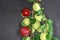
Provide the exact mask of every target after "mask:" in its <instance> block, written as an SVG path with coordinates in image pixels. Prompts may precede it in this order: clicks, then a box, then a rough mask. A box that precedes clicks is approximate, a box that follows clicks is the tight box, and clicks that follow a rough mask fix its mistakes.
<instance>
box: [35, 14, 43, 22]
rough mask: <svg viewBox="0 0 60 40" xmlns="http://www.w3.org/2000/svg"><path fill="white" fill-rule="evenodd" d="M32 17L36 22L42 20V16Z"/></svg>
mask: <svg viewBox="0 0 60 40" xmlns="http://www.w3.org/2000/svg"><path fill="white" fill-rule="evenodd" d="M34 17H35V19H36V20H37V21H41V19H42V15H38V14H35V16H34Z"/></svg>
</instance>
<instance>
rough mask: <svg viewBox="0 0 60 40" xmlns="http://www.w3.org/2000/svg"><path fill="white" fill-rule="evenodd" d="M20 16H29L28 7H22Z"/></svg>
mask: <svg viewBox="0 0 60 40" xmlns="http://www.w3.org/2000/svg"><path fill="white" fill-rule="evenodd" d="M22 16H23V17H28V16H30V10H29V9H28V8H24V9H22Z"/></svg>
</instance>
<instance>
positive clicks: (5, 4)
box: [0, 0, 60, 40]
mask: <svg viewBox="0 0 60 40" xmlns="http://www.w3.org/2000/svg"><path fill="white" fill-rule="evenodd" d="M43 1H44V7H45V14H46V15H47V16H48V17H49V18H51V19H53V20H54V21H55V24H54V36H57V37H58V38H59V40H60V0H43ZM31 5H32V3H29V2H26V0H0V40H19V38H18V36H17V32H16V30H17V29H18V23H19V22H21V21H22V18H21V17H20V16H19V10H21V9H22V8H24V7H28V8H30V9H31Z"/></svg>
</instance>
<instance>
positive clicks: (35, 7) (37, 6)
mask: <svg viewBox="0 0 60 40" xmlns="http://www.w3.org/2000/svg"><path fill="white" fill-rule="evenodd" d="M40 9H41V8H40V5H39V3H34V4H33V10H34V11H39V10H40Z"/></svg>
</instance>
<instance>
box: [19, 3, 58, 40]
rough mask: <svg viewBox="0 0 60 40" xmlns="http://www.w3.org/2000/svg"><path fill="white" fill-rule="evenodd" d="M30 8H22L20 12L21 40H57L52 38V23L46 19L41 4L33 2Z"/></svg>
mask: <svg viewBox="0 0 60 40" xmlns="http://www.w3.org/2000/svg"><path fill="white" fill-rule="evenodd" d="M32 8H33V10H29V9H28V8H24V9H22V12H21V16H22V17H24V19H23V21H22V23H21V26H22V27H21V28H20V30H19V32H20V35H21V36H22V37H23V39H22V40H58V39H57V38H56V37H54V38H53V21H52V20H51V19H47V18H46V16H45V15H44V13H43V8H42V7H41V4H40V3H38V2H34V4H33V7H32Z"/></svg>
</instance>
